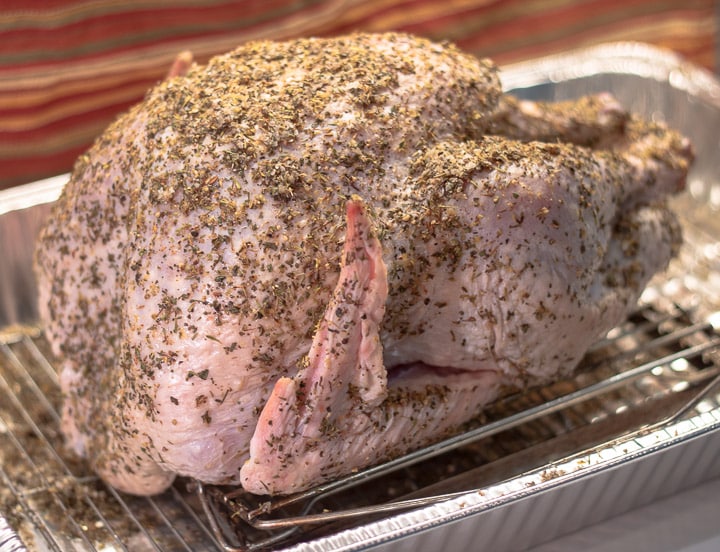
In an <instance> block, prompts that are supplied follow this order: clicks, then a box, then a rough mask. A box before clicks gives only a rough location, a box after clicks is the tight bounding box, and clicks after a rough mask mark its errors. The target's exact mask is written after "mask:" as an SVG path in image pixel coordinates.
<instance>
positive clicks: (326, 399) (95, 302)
mask: <svg viewBox="0 0 720 552" xmlns="http://www.w3.org/2000/svg"><path fill="white" fill-rule="evenodd" d="M691 159H692V153H691V148H690V145H689V143H688V141H687V140H686V139H685V138H683V137H682V136H680V135H679V134H677V133H676V132H674V131H672V130H669V129H667V128H665V127H664V126H663V125H661V124H657V123H649V122H645V121H642V120H640V119H638V118H637V117H635V116H633V115H630V114H628V113H627V112H625V110H624V109H623V108H622V107H621V106H620V105H619V104H618V102H617V101H616V100H615V99H614V98H613V97H612V96H610V95H608V94H601V95H597V96H592V97H587V98H581V99H578V100H577V101H574V102H566V103H563V104H538V103H531V102H526V101H520V100H517V99H514V98H512V97H509V96H503V95H502V94H501V88H500V83H499V80H498V75H497V71H496V69H495V67H494V66H493V64H492V63H491V62H489V61H487V60H478V59H476V58H473V57H471V56H469V55H466V54H464V53H462V52H460V51H459V50H458V49H457V48H456V47H454V46H452V45H450V44H444V43H443V44H438V43H433V42H430V41H427V40H424V39H421V38H417V37H413V36H409V35H403V34H357V35H350V36H344V37H337V38H329V39H298V40H293V41H287V42H269V41H268V42H256V43H251V44H247V45H244V46H241V47H239V48H238V49H237V50H235V51H233V52H230V53H228V54H226V55H222V56H218V57H216V58H214V59H213V60H211V61H210V62H209V63H208V64H207V65H206V66H199V65H196V64H194V63H192V61H191V59H190V58H189V56H188V55H187V54H184V55H183V56H180V57H179V58H178V61H177V62H176V63H175V64H174V65H173V68H172V69H171V71H170V74H169V75H168V78H167V79H166V80H165V81H164V82H162V83H159V84H158V85H157V86H156V87H155V88H154V89H152V90H151V91H149V92H148V94H147V96H146V98H145V99H144V101H142V102H141V103H140V104H138V105H137V106H135V107H134V108H132V109H131V110H129V112H127V113H126V114H124V115H122V116H121V117H119V118H118V119H117V120H116V121H115V122H114V123H113V124H112V125H111V126H110V127H109V128H108V129H107V130H106V131H105V132H104V133H103V134H102V135H101V136H100V137H99V138H98V139H97V141H96V143H95V144H94V145H93V146H92V147H91V148H90V149H89V150H88V151H87V152H86V153H85V154H83V155H82V156H81V157H80V158H79V159H78V161H77V163H76V165H75V167H74V170H73V172H72V175H71V178H70V181H69V182H68V184H67V186H66V187H65V188H64V190H63V193H62V196H61V198H60V199H59V201H58V202H57V204H56V206H55V207H54V211H53V213H52V215H51V217H50V218H49V221H48V223H47V224H46V226H45V228H44V229H43V231H42V233H41V235H40V237H39V241H38V245H37V249H36V275H37V280H38V289H39V299H40V308H41V318H42V321H43V322H44V325H45V330H46V334H47V337H48V339H49V341H50V343H51V345H52V348H53V352H54V354H55V355H56V356H57V357H58V359H59V362H60V382H61V387H62V390H63V393H64V404H63V412H62V430H63V433H64V435H65V437H66V440H67V443H68V444H69V446H70V447H72V449H74V451H75V452H76V453H77V454H78V455H81V456H84V457H86V458H87V459H88V461H89V462H90V464H91V465H92V467H93V468H94V469H95V470H96V471H97V473H98V474H99V475H100V476H101V477H102V478H103V479H104V480H105V481H106V482H108V483H109V484H110V485H112V486H114V487H116V488H117V489H120V490H122V491H125V492H128V493H134V494H140V495H151V494H154V493H159V492H162V491H163V490H164V489H166V488H167V487H168V486H169V485H170V484H171V483H172V481H173V479H174V477H175V476H176V475H177V474H180V475H183V476H190V477H194V478H197V479H199V480H202V481H204V482H208V483H215V484H235V485H238V484H239V485H242V486H243V487H244V488H245V489H246V490H248V491H250V492H253V493H258V494H286V493H291V492H295V491H299V490H302V489H306V488H308V487H310V486H312V485H314V484H317V483H320V482H322V481H324V480H327V479H328V478H333V477H337V476H339V475H342V474H345V473H348V472H350V471H352V470H355V469H358V468H361V467H364V466H368V465H371V464H373V463H376V462H379V461H382V460H383V459H387V458H390V457H393V456H396V455H399V454H402V453H404V452H407V451H409V450H412V449H414V448H417V447H419V446H422V445H424V444H427V443H429V442H432V441H436V440H438V439H440V438H442V437H444V436H447V435H448V434H449V433H451V432H453V431H457V429H458V428H459V427H460V426H461V425H462V424H463V423H465V422H467V421H468V420H469V419H471V418H472V417H473V416H475V415H477V413H478V412H479V411H480V410H481V409H482V407H483V405H486V404H487V403H489V402H490V401H492V400H494V399H496V398H497V397H498V395H499V393H501V390H504V389H507V388H523V387H525V386H528V385H534V384H540V383H543V382H547V381H551V380H554V379H557V378H562V377H564V376H566V375H568V374H569V373H571V371H572V370H573V369H574V368H575V366H576V365H577V364H578V362H579V360H580V359H581V357H582V356H583V354H584V352H585V351H586V350H587V348H588V347H589V346H590V345H591V344H592V343H593V342H594V341H595V340H597V339H598V338H600V337H601V336H603V334H604V333H605V332H607V331H608V330H609V329H610V328H612V327H613V326H614V325H616V324H617V323H618V322H620V321H621V320H622V319H623V317H625V316H626V314H627V313H628V311H629V310H631V309H632V308H633V306H634V305H635V303H636V301H637V299H638V297H639V295H640V294H641V292H642V290H643V288H644V287H645V285H646V283H647V282H648V280H649V279H650V278H651V277H652V276H653V275H654V274H656V273H657V272H658V271H661V270H663V269H664V268H665V266H666V265H667V263H668V262H669V260H670V259H671V258H672V256H673V255H674V254H675V253H676V251H677V249H678V247H679V245H680V242H681V236H680V231H679V228H678V224H677V222H676V220H675V217H674V216H673V214H672V213H671V212H670V211H669V210H668V208H667V206H666V200H667V198H668V197H669V196H671V195H672V194H675V193H678V192H680V191H681V190H682V189H683V187H684V183H685V176H686V173H687V170H688V166H689V164H690V162H691Z"/></svg>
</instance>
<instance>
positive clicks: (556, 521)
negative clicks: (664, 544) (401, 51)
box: [0, 43, 720, 552]
mask: <svg viewBox="0 0 720 552" xmlns="http://www.w3.org/2000/svg"><path fill="white" fill-rule="evenodd" d="M502 80H503V83H504V86H505V88H506V89H507V90H509V91H512V92H513V93H515V94H517V95H518V96H521V97H524V98H528V99H554V100H559V99H568V98H573V97H577V96H579V95H582V94H586V93H592V92H601V91H610V92H612V93H613V94H614V95H615V96H616V97H618V98H619V99H620V101H621V102H622V103H623V104H624V105H625V106H626V107H627V108H629V109H630V110H632V111H636V112H638V113H641V114H644V115H645V116H648V117H653V118H662V119H664V120H666V121H667V122H668V123H669V124H670V125H671V126H673V127H676V128H678V129H680V130H682V131H683V132H684V133H685V134H686V135H688V136H689V137H690V138H691V140H692V141H693V143H694V146H695V149H696V154H697V162H696V164H695V166H694V168H693V171H692V173H691V175H690V178H689V186H688V192H687V193H686V194H684V195H683V196H682V197H680V198H678V199H677V201H676V204H675V207H676V209H677V210H678V212H679V213H680V215H681V219H682V223H683V226H684V230H685V236H686V245H685V246H684V248H683V250H682V251H681V253H680V257H679V258H678V259H677V261H675V262H674V263H673V265H672V266H671V268H670V270H669V271H668V273H667V274H664V275H662V277H660V278H658V279H657V280H656V281H654V282H653V283H652V285H651V286H650V287H649V288H648V290H647V292H646V293H645V294H644V296H643V304H644V307H643V309H644V310H643V312H645V314H644V315H643V316H644V318H640V317H639V315H638V316H636V317H635V321H634V322H633V324H634V326H633V328H630V329H628V328H624V329H623V328H619V329H617V330H616V331H614V332H615V333H614V334H613V335H609V336H608V339H607V340H606V342H605V343H601V344H600V349H599V350H603V351H604V350H605V349H603V347H604V348H608V347H611V348H613V350H615V354H617V355H619V356H620V357H624V356H627V355H626V353H627V351H626V350H625V351H624V350H623V346H624V345H623V343H624V341H623V340H624V339H625V337H626V336H627V334H628V333H631V332H635V331H636V330H637V328H644V327H646V326H648V323H651V324H650V326H651V327H652V328H651V330H649V331H651V333H652V332H654V333H655V334H657V335H654V336H653V338H652V339H653V343H656V342H657V343H659V345H658V347H660V348H661V349H663V351H664V352H662V353H661V354H662V355H664V356H663V360H662V362H661V363H658V361H655V360H652V361H648V362H646V363H644V364H643V363H642V362H641V363H640V364H639V365H637V366H634V367H631V368H629V369H628V370H625V371H624V372H623V373H622V374H619V373H612V374H611V375H609V376H607V378H606V379H605V380H602V381H600V382H598V383H596V384H593V385H596V386H601V387H603V389H604V388H605V386H609V387H612V388H615V386H617V385H618V384H620V383H621V382H620V380H621V379H622V380H623V381H624V380H625V379H635V376H638V377H641V376H642V377H644V376H646V375H647V376H648V378H652V377H655V376H657V378H659V379H661V380H663V381H664V382H665V385H664V386H663V392H662V393H660V394H662V396H663V397H666V396H669V397H671V398H672V401H671V403H672V404H671V405H670V408H669V409H668V408H667V404H666V402H663V401H660V400H658V401H649V400H647V401H646V399H649V398H650V396H651V395H653V396H654V395H657V394H658V393H657V392H656V391H657V390H656V391H652V390H653V389H656V388H655V387H653V386H655V384H656V382H655V380H652V381H650V382H649V383H648V384H647V386H646V387H642V388H640V387H635V388H633V390H632V393H634V396H635V399H636V400H635V401H634V403H633V410H627V405H626V404H624V403H619V402H617V397H615V396H609V398H608V399H607V400H604V403H603V409H604V411H605V412H606V413H608V415H607V416H605V417H604V418H602V419H601V417H598V416H595V417H593V419H592V420H591V423H590V424H589V426H588V427H587V428H585V429H584V430H583V431H582V432H578V433H577V434H576V433H575V432H573V431H566V432H565V433H564V434H562V435H560V437H558V438H552V439H547V440H546V441H545V442H542V443H539V444H538V443H536V444H534V445H533V446H532V447H531V449H532V450H519V451H518V450H516V451H515V453H514V454H512V455H509V457H508V458H505V459H502V458H501V459H500V460H497V461H487V462H485V464H484V465H481V466H478V467H476V468H471V469H468V470H466V471H463V472H462V473H456V474H452V475H451V476H449V477H447V479H445V480H443V481H440V482H437V483H434V484H430V485H429V486H428V487H426V488H424V489H421V490H419V491H416V493H415V495H418V493H419V494H420V495H422V496H427V495H428V494H430V495H432V494H433V493H434V492H436V493H441V494H442V493H447V492H452V495H450V496H451V497H450V498H447V499H443V500H438V501H435V502H434V503H433V504H431V505H426V506H421V507H417V508H415V509H413V510H411V511H406V512H403V513H386V514H382V515H374V516H366V517H361V518H355V519H354V520H353V521H352V522H351V523H345V524H336V525H333V526H331V527H329V528H322V527H321V528H316V529H313V530H311V531H307V532H302V533H301V534H300V535H295V536H293V537H292V538H289V539H287V540H284V541H282V540H277V541H276V542H272V543H268V544H267V545H266V546H265V547H266V548H268V549H274V550H279V549H283V550H298V551H300V550H302V551H331V550H333V551H336V550H344V551H349V550H364V549H370V548H372V549H377V550H388V551H390V550H392V551H400V550H408V551H410V550H412V551H413V552H418V551H425V550H428V551H430V550H440V549H448V550H455V549H473V550H475V549H486V550H524V549H527V548H528V547H530V546H533V545H536V544H539V543H542V542H547V541H549V540H551V539H553V538H556V537H558V536H560V535H562V534H565V533H568V532H571V531H573V530H576V529H578V528H581V527H584V526H586V525H588V524H591V523H594V522H597V521H600V520H604V519H607V518H608V517H610V516H613V515H617V514H620V513H622V512H625V511H627V510H629V509H631V508H635V507H637V506H640V505H642V504H645V503H648V502H651V501H654V500H657V499H658V498H660V497H663V496H667V495H670V494H673V493H675V492H677V491H679V490H682V489H685V488H688V487H691V486H693V485H696V484H698V483H701V482H702V481H706V480H709V479H711V478H715V477H718V476H720V462H716V458H717V457H718V456H719V455H720V454H719V453H720V386H718V385H716V384H717V381H718V376H717V374H718V373H720V352H718V347H720V333H719V332H718V327H719V326H720V316H718V315H717V314H716V313H717V312H718V311H720V276H719V274H720V272H719V271H718V270H717V269H718V268H720V245H718V244H719V243H720V217H718V210H720V182H719V181H718V180H719V178H718V175H720V155H718V154H720V141H719V140H720V136H719V135H718V129H720V84H719V83H718V81H717V80H716V79H715V78H714V77H713V76H712V75H711V74H709V73H707V72H705V71H703V70H701V69H698V68H696V67H693V66H689V65H687V64H686V63H684V62H683V61H682V60H681V59H679V58H677V57H676V56H674V55H672V54H670V53H668V52H665V51H660V50H657V49H655V48H651V47H648V46H645V45H641V44H630V43H615V44H608V45H603V46H599V47H594V48H589V49H585V50H579V51H573V52H569V53H567V54H563V55H558V56H552V57H547V58H542V59H537V60H533V61H529V62H526V63H521V64H517V65H513V66H508V67H504V68H503V70H502ZM64 182H65V177H62V176H61V177H58V178H56V179H50V180H45V181H41V182H36V183H33V184H30V185H27V186H22V187H19V188H16V189H13V190H9V191H5V192H0V460H2V462H0V488H2V487H3V486H4V487H5V491H2V490H0V499H3V500H2V501H0V552H9V551H11V550H12V551H16V550H23V549H25V548H28V549H44V548H46V549H51V550H75V549H88V550H92V549H98V550H99V549H129V550H145V549H147V550H163V549H168V550H175V549H206V548H207V549H212V548H213V547H216V548H218V549H222V547H223V544H224V547H225V548H227V549H230V548H233V547H237V548H245V549H253V548H254V547H256V546H255V545H254V544H253V543H252V542H245V543H244V544H243V542H240V541H238V540H237V539H236V540H233V539H229V540H227V541H224V540H222V539H221V541H220V542H219V541H217V540H216V537H217V534H216V533H214V532H213V527H212V525H213V524H212V523H210V521H211V520H210V519H208V518H206V517H204V513H205V512H203V510H202V508H199V506H198V504H197V503H196V502H194V501H193V500H192V494H186V493H185V492H184V491H183V490H182V489H180V488H179V487H177V486H176V487H174V488H173V489H172V490H171V492H170V493H169V494H166V495H163V496H160V497H157V499H151V500H149V501H144V502H143V501H135V500H133V499H131V498H127V497H125V498H124V497H122V496H120V495H119V494H118V493H114V492H112V491H111V490H108V489H103V488H102V485H101V482H98V481H97V479H94V478H93V476H92V474H90V473H87V474H83V472H82V468H77V466H75V465H71V466H70V467H69V468H68V465H64V467H63V469H65V470H66V471H67V474H66V475H65V476H63V478H62V481H59V480H58V481H53V482H51V483H52V484H51V483H50V482H49V479H48V478H49V477H50V475H49V474H51V470H50V468H49V467H44V465H43V463H42V462H43V461H42V460H38V459H34V457H32V455H31V452H32V451H31V450H30V448H29V445H22V443H21V442H20V437H19V435H20V434H19V433H17V431H18V430H16V429H15V427H16V426H17V427H20V426H21V425H23V424H25V425H26V426H28V427H29V430H28V431H29V433H30V434H33V433H34V436H35V438H40V441H42V442H41V443H40V444H41V445H43V446H44V447H45V448H46V449H48V451H49V452H48V453H47V454H48V455H49V456H48V458H49V460H48V462H49V463H50V464H52V463H57V462H58V460H61V459H62V458H61V457H62V453H61V452H59V449H55V448H53V447H55V446H56V445H55V442H56V441H55V440H56V439H58V438H59V436H58V435H55V434H54V431H55V430H54V429H52V427H53V426H52V424H53V423H54V422H53V416H56V408H57V405H58V404H59V397H56V396H54V395H48V396H45V395H43V392H44V391H43V389H44V387H43V384H42V381H45V379H47V381H48V382H49V383H47V385H48V387H47V389H48V390H49V392H50V393H51V394H52V393H54V389H55V388H54V387H53V386H52V385H53V383H52V380H53V377H52V373H51V372H52V367H51V362H52V359H49V360H48V359H47V358H45V357H44V356H43V352H44V349H43V347H44V346H43V343H42V338H41V335H40V333H39V332H38V330H37V328H36V327H35V326H33V324H35V323H36V318H37V314H36V313H37V308H36V307H37V306H36V299H35V287H34V283H33V279H32V272H31V261H32V249H33V242H34V239H35V236H36V234H37V231H38V229H39V227H40V225H41V224H42V221H43V220H44V218H45V217H46V216H47V214H48V211H49V207H50V205H51V204H52V202H53V201H54V200H55V199H56V198H57V195H58V193H59V192H60V190H61V188H62V185H63V184H64ZM641 310H642V309H641ZM667 313H679V314H673V315H672V317H668V316H667ZM671 318H672V320H674V321H675V322H673V324H675V326H674V329H673V330H672V332H675V333H679V334H682V335H683V336H684V337H683V340H684V341H683V342H684V343H685V341H687V343H685V344H684V345H683V348H682V349H681V350H669V351H665V349H666V348H667V346H668V342H669V340H668V339H667V336H666V335H665V334H662V332H659V328H661V327H662V326H663V324H666V323H668V320H670V319H671ZM678 321H682V323H680V322H678ZM688 328H689V329H688ZM623 332H626V333H623ZM698 336H700V338H699V339H700V341H699V342H698V341H697V339H696V338H698ZM690 338H692V339H690ZM658 340H659V341H658ZM688 340H689V341H688ZM693 340H694V341H693ZM688 351H690V352H691V353H692V355H694V356H696V357H698V358H700V359H702V361H694V360H691V359H690V356H691V354H690V353H688ZM23 358H27V362H29V363H30V364H32V365H33V368H32V369H30V368H25V367H24V366H23V364H22V363H23V362H24V361H23ZM35 365H37V366H38V367H39V368H38V369H39V370H41V372H42V371H43V370H44V372H42V373H39V374H40V375H38V376H37V377H35V376H34V375H33V374H31V372H32V370H34V369H35V367H34V366H35ZM6 369H7V372H4V371H3V370H6ZM691 373H692V374H696V375H698V378H700V379H699V380H698V381H701V384H699V385H694V384H693V383H692V381H690V380H692V378H688V377H687V376H688V375H689V374H691ZM43 374H44V375H43ZM623 374H624V375H623ZM628 374H629V376H628ZM708 375H711V376H712V377H707V376H708ZM15 377H17V383H14V380H12V379H11V378H15ZM581 377H584V374H581ZM693 377H695V376H693ZM643 381H644V380H643ZM668 382H669V383H668ZM643 385H645V384H643ZM561 387H562V385H561ZM638 390H639V391H638ZM544 392H545V390H540V391H538V393H539V395H542V396H544V395H543V393H544ZM668 392H670V393H668ZM561 393H562V391H561ZM569 395H572V393H570V394H569ZM565 396H567V394H566V395H565ZM28 397H29V398H28ZM33 397H34V398H36V399H38V402H39V403H40V405H39V407H38V408H45V409H46V410H47V411H48V412H49V413H50V415H49V416H48V418H49V420H50V421H49V422H48V423H49V424H50V426H51V430H48V431H46V430H45V429H44V428H43V427H39V426H38V424H37V422H36V421H35V419H34V417H33V416H34V412H35V411H34V410H33V408H34V405H33V408H31V407H30V405H29V404H27V403H28V402H31V401H33V400H34V399H33ZM613 397H614V398H613ZM554 400H555V399H550V400H548V401H546V402H545V403H542V402H541V403H539V406H537V407H536V408H545V407H544V406H542V405H543V404H545V405H547V404H550V405H553V404H554V402H553V401H554ZM24 403H25V406H23V404H24ZM7 404H10V407H8V410H5V407H6V406H7ZM660 404H662V408H660V406H659V405H660ZM12 409H14V410H13V412H18V413H19V414H17V416H18V419H17V424H15V423H14V420H13V419H11V414H9V412H10V411H11V410H12ZM53 413H55V414H53ZM514 415H515V416H517V415H520V416H522V415H524V414H522V412H521V413H520V414H514ZM593 416H594V415H593ZM510 418H512V415H511V416H510ZM558 420H559V418H558V419H555V420H552V423H554V424H555V425H557V424H558ZM620 420H621V421H622V423H620ZM546 422H547V423H550V422H551V420H550V419H549V418H548V419H547V420H545V419H543V420H540V422H539V423H540V424H543V423H546ZM562 423H567V420H565V422H562ZM562 423H561V424H560V425H562ZM488 425H491V424H488ZM608 425H609V426H612V427H611V431H607V427H608ZM601 427H602V428H603V431H602V432H600V433H598V432H597V431H596V430H595V428H601ZM566 429H567V428H566ZM588 429H589V433H590V434H592V433H593V432H594V431H595V433H596V434H595V435H589V434H588V431H587V430H588ZM14 432H15V433H14ZM540 432H542V431H540ZM560 433H562V428H560ZM31 436H32V435H31ZM36 440H37V439H36ZM13 446H14V447H15V448H16V449H18V450H20V449H22V452H23V454H21V455H20V456H23V455H24V456H23V458H22V460H23V461H27V462H30V463H32V464H33V466H34V468H35V470H36V471H37V472H38V473H37V474H35V475H33V474H31V475H32V477H30V476H28V477H27V480H28V481H30V480H33V481H34V480H35V479H37V481H40V483H37V482H36V483H35V484H34V486H31V485H30V484H29V483H28V484H27V485H26V486H25V487H23V485H25V484H26V482H25V481H24V479H23V478H22V477H19V476H16V475H15V470H14V466H13V465H12V464H13V462H14V461H15V457H13V456H12V455H11V454H10V453H9V452H8V451H9V450H10V448H12V447H13ZM3 447H5V448H3ZM46 452H47V451H46ZM38 458H39V457H38ZM519 458H522V461H520V460H519ZM440 462H442V460H440ZM61 465H62V463H61ZM436 467H437V466H436ZM76 469H80V472H79V473H80V474H81V476H80V477H78V476H77V473H76ZM71 472H72V473H71ZM71 475H72V476H74V477H75V479H74V480H72V481H71V483H72V485H68V487H69V488H71V489H72V488H75V486H78V487H79V486H84V487H85V491H86V492H85V494H82V495H73V494H72V492H71V491H66V490H64V489H63V488H62V485H61V484H60V483H67V482H68V478H70V477H71ZM405 477H408V478H409V479H410V480H413V479H414V478H416V479H420V477H419V473H418V472H417V471H416V472H412V471H408V472H406V474H405ZM381 485H382V482H380V483H378V484H376V486H381ZM88 487H89V488H91V490H92V492H88V489H87V488H88ZM8 489H9V492H8ZM3 492H4V493H5V494H3ZM67 492H70V493H71V494H70V495H69V496H68V495H67V494H63V493H67ZM405 492H406V494H405V496H410V497H412V496H414V495H413V493H412V492H407V491H405ZM45 495H48V496H50V498H52V499H54V500H50V499H49V498H47V497H46V496H45ZM60 495H62V496H63V497H64V498H65V502H59V500H60V499H59V498H58V497H59V496H60ZM8 497H9V498H8ZM108 497H109V498H108ZM106 499H107V500H108V501H112V504H113V506H112V508H111V509H109V510H108V511H105V510H103V508H104V505H105V501H106ZM88 500H90V501H91V502H89V503H91V504H92V507H93V508H94V510H93V512H94V513H93V512H91V514H92V515H93V516H94V517H92V519H93V520H95V521H93V522H92V523H86V522H85V521H82V520H79V518H77V517H73V516H74V512H75V507H76V504H75V502H82V501H85V502H88ZM92 500H94V502H92ZM58 502H59V503H60V506H61V507H60V508H59V510H58V509H57V508H56V507H55V506H57V503H58ZM53 504H54V505H55V506H53ZM108 504H109V502H108ZM51 506H52V507H53V508H55V510H57V511H59V512H60V515H59V518H63V517H65V518H66V519H65V520H63V519H58V517H52V516H51V515H50V509H51ZM341 506H342V505H341ZM3 507H5V508H6V510H5V511H3ZM55 510H53V511H55ZM117 511H119V514H118V513H117ZM145 511H147V512H149V514H148V518H149V517H152V518H153V519H155V521H154V522H153V523H158V524H159V525H158V526H157V527H160V529H158V528H157V527H155V526H153V527H150V526H148V525H144V523H145V521H144V520H145V519H146V518H145V517H144V516H145V514H144V513H143V512H145ZM116 514H117V515H121V516H125V517H126V518H128V520H129V521H128V523H127V526H128V527H124V526H123V527H121V526H119V525H114V520H115V517H114V516H115V515H116ZM158 520H159V521H158ZM63 521H65V523H64V522H63ZM238 543H239V544H238Z"/></svg>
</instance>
